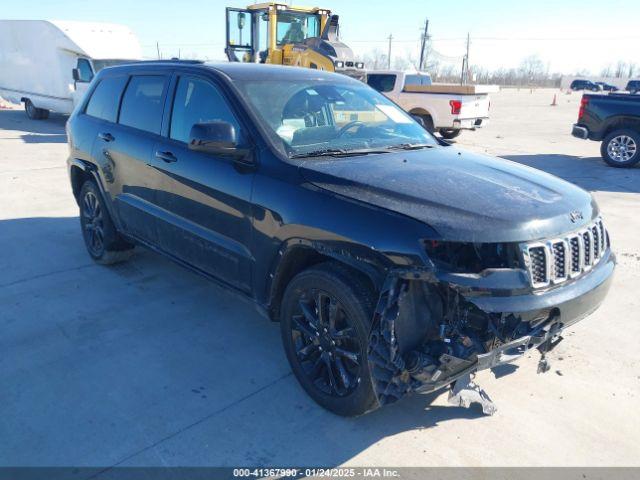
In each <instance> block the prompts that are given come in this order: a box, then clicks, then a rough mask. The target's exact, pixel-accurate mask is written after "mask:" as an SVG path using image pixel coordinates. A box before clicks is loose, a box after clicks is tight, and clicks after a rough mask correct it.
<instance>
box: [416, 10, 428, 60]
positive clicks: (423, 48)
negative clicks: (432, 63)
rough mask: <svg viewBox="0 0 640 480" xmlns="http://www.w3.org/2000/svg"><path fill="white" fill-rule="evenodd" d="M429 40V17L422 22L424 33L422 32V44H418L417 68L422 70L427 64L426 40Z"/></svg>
mask: <svg viewBox="0 0 640 480" xmlns="http://www.w3.org/2000/svg"><path fill="white" fill-rule="evenodd" d="M428 41H429V19H428V18H427V19H426V21H425V23H424V33H423V34H422V44H421V46H420V66H419V68H418V70H420V71H422V69H423V68H424V67H426V66H427V52H426V50H427V42H428Z"/></svg>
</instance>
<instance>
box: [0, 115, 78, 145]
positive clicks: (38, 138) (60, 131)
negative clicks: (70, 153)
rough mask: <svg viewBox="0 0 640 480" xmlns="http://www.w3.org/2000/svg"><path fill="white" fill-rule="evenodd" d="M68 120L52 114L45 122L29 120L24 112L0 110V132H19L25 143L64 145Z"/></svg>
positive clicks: (66, 117)
mask: <svg viewBox="0 0 640 480" xmlns="http://www.w3.org/2000/svg"><path fill="white" fill-rule="evenodd" d="M68 118H69V117H68V116H66V115H61V114H58V113H53V112H52V113H51V115H50V116H49V118H48V119H46V120H31V119H30V118H29V117H27V115H26V114H25V112H24V110H0V130H11V131H16V132H20V138H21V139H22V140H23V141H24V142H25V143H65V142H66V141H67V136H66V133H65V130H64V126H65V123H66V121H67V119H68Z"/></svg>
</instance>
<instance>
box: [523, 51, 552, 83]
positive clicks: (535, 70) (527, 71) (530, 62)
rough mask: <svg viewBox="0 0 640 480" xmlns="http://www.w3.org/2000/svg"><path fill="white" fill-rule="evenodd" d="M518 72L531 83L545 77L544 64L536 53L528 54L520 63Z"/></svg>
mask: <svg viewBox="0 0 640 480" xmlns="http://www.w3.org/2000/svg"><path fill="white" fill-rule="evenodd" d="M519 70H520V73H521V74H522V76H524V78H525V79H526V80H528V81H529V83H531V84H535V83H537V82H538V81H539V80H540V79H542V78H544V77H545V71H546V69H545V65H544V62H543V61H542V60H541V59H540V57H539V56H538V55H529V56H528V57H526V58H525V59H524V60H522V63H521V64H520V68H519Z"/></svg>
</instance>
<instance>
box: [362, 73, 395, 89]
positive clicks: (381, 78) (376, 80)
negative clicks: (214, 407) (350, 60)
mask: <svg viewBox="0 0 640 480" xmlns="http://www.w3.org/2000/svg"><path fill="white" fill-rule="evenodd" d="M367 83H368V84H369V86H370V87H371V88H373V89H375V90H377V91H379V92H390V91H391V90H393V87H394V86H395V84H396V76H395V75H391V74H388V73H373V74H371V75H368V76H367Z"/></svg>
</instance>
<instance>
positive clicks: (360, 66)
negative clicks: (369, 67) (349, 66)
mask: <svg viewBox="0 0 640 480" xmlns="http://www.w3.org/2000/svg"><path fill="white" fill-rule="evenodd" d="M356 68H364V63H363V62H356Z"/></svg>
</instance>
